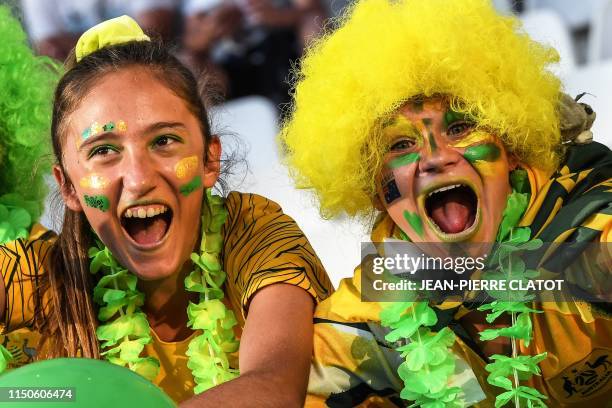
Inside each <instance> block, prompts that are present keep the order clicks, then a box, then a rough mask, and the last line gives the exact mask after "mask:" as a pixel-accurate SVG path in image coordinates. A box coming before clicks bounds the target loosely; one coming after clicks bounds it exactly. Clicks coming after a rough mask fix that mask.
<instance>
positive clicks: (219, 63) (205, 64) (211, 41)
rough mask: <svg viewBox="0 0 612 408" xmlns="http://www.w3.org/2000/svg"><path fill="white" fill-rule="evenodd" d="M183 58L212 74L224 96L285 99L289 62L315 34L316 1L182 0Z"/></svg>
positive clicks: (319, 16)
mask: <svg viewBox="0 0 612 408" xmlns="http://www.w3.org/2000/svg"><path fill="white" fill-rule="evenodd" d="M183 13H184V16H185V17H184V18H185V20H184V33H183V40H182V43H183V55H182V57H183V60H184V62H186V63H187V64H188V65H189V66H190V67H191V68H192V69H195V70H201V69H205V70H207V71H209V72H213V73H215V74H216V77H217V78H218V80H219V82H220V83H221V84H222V87H223V88H225V91H226V95H227V97H228V98H236V97H241V96H247V95H262V96H265V97H267V98H269V99H270V100H271V101H272V102H273V103H275V104H277V105H278V104H282V103H284V102H287V101H288V99H289V94H288V91H289V87H288V85H287V81H288V78H287V77H288V75H289V69H290V66H291V61H292V60H295V59H297V58H299V56H300V55H301V53H302V49H303V47H304V46H305V45H306V44H307V43H308V41H310V40H311V39H312V38H314V37H316V35H317V34H318V33H319V30H320V28H321V25H322V23H323V21H324V19H325V16H326V12H325V11H324V9H323V7H322V5H321V3H320V1H319V0H187V1H186V3H185V5H184V8H183Z"/></svg>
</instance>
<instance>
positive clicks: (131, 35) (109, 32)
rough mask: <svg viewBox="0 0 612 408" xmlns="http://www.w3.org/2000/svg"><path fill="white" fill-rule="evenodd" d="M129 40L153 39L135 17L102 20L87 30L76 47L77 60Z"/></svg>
mask: <svg viewBox="0 0 612 408" xmlns="http://www.w3.org/2000/svg"><path fill="white" fill-rule="evenodd" d="M129 41H151V39H150V38H149V36H147V35H146V34H145V33H144V32H143V31H142V28H140V26H139V25H138V23H137V22H136V21H134V19H133V18H131V17H129V16H125V15H124V16H121V17H117V18H112V19H110V20H106V21H103V22H101V23H100V24H98V25H95V26H93V27H91V28H90V29H89V30H87V31H85V32H84V33H83V35H81V38H79V41H78V42H77V45H76V47H75V55H76V60H77V62H79V61H81V60H82V59H83V58H84V57H86V56H88V55H89V54H91V53H92V52H95V51H98V50H99V49H101V48H104V47H107V46H109V45H117V44H123V43H126V42H129Z"/></svg>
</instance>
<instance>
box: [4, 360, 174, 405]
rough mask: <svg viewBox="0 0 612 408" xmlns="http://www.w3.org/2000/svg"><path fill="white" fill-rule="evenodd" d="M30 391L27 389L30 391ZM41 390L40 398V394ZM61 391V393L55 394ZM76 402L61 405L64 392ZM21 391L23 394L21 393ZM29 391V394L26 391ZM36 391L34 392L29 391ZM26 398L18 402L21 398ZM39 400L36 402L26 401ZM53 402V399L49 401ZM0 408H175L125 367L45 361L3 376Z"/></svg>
mask: <svg viewBox="0 0 612 408" xmlns="http://www.w3.org/2000/svg"><path fill="white" fill-rule="evenodd" d="M26 387H27V388H26ZM37 389H38V390H40V391H39V392H38V393H37V394H36V393H35V391H36V390H37ZM54 389H58V390H59V392H58V393H54ZM68 389H70V390H71V394H72V397H73V398H72V400H68V399H66V397H67V394H68V392H67V391H65V392H64V393H63V395H64V398H65V399H64V400H62V402H57V401H58V400H57V399H56V400H55V401H53V400H52V399H53V398H56V397H58V396H59V394H60V393H61V390H68ZM17 390H19V391H17ZM24 390H25V391H24ZM29 390H33V391H29ZM18 396H19V397H23V398H17V397H18ZM27 397H35V400H27V399H24V398H27ZM48 398H52V399H48ZM0 406H2V407H5V406H6V407H15V408H25V407H29V406H35V407H37V408H47V407H48V408H64V407H65V408H85V407H87V408H108V407H111V408H121V407H129V408H133V407H147V408H172V407H176V405H175V404H174V402H173V401H172V400H171V399H170V398H169V397H168V396H167V395H166V394H164V392H163V391H162V390H160V389H159V388H158V387H157V386H155V385H154V384H153V383H151V382H150V381H148V380H146V379H145V378H143V377H141V376H140V375H138V374H136V373H134V372H132V371H130V370H129V369H127V368H125V367H119V366H117V365H115V364H111V363H109V362H106V361H101V360H92V359H86V358H58V359H54V360H45V361H41V362H37V363H32V364H28V365H25V366H23V367H20V368H18V369H15V370H10V371H7V372H6V373H4V374H2V375H0Z"/></svg>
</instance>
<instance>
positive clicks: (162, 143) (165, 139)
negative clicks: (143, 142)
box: [152, 135, 182, 148]
mask: <svg viewBox="0 0 612 408" xmlns="http://www.w3.org/2000/svg"><path fill="white" fill-rule="evenodd" d="M176 142H182V139H181V138H180V137H178V136H174V135H161V136H157V137H156V138H155V139H154V140H153V143H152V146H153V147H157V148H164V147H166V146H169V145H171V144H174V143H176Z"/></svg>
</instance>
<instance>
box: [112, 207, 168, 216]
mask: <svg viewBox="0 0 612 408" xmlns="http://www.w3.org/2000/svg"><path fill="white" fill-rule="evenodd" d="M166 211H168V208H167V207H166V206H165V205H162V206H159V207H148V208H147V209H144V208H128V209H127V210H125V213H124V214H123V216H124V217H125V218H132V217H134V218H150V217H155V216H156V215H159V214H163V213H165V212H166Z"/></svg>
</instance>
